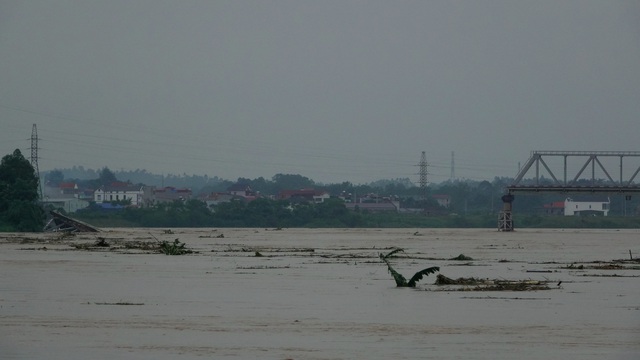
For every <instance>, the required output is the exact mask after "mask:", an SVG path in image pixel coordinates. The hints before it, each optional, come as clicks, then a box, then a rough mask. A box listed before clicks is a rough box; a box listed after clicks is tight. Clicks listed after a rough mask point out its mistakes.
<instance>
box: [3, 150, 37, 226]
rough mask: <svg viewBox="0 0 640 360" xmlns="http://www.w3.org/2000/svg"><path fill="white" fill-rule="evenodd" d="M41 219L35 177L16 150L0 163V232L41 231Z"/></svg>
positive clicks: (26, 162) (30, 167)
mask: <svg viewBox="0 0 640 360" xmlns="http://www.w3.org/2000/svg"><path fill="white" fill-rule="evenodd" d="M44 219H45V218H44V211H43V210H42V208H41V207H40V206H39V204H38V177H37V175H36V173H35V171H34V169H33V167H32V166H31V163H30V162H29V161H28V160H27V159H25V158H24V156H22V153H21V152H20V150H18V149H16V150H15V151H14V152H13V154H9V155H6V156H4V157H3V158H2V161H1V162H0V231H41V230H42V226H43V225H44Z"/></svg>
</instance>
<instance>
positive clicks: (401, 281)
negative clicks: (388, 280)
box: [379, 248, 440, 287]
mask: <svg viewBox="0 0 640 360" xmlns="http://www.w3.org/2000/svg"><path fill="white" fill-rule="evenodd" d="M398 252H404V250H403V249H401V248H396V249H394V250H392V251H390V252H389V253H388V254H386V255H383V254H380V255H379V256H380V259H381V260H382V261H384V262H385V264H387V269H388V270H389V273H391V276H393V279H394V280H395V281H396V286H398V287H416V283H417V282H418V281H420V280H422V278H423V277H424V276H428V275H429V274H433V273H435V272H438V271H440V268H439V267H437V266H432V267H430V268H426V269H422V270H420V271H418V272H417V273H415V274H414V275H413V276H412V277H411V279H409V281H407V279H406V278H405V277H404V276H402V274H400V273H399V272H397V271H396V270H395V269H394V268H393V267H392V266H391V264H390V263H389V258H391V257H392V256H393V255H395V254H396V253H398Z"/></svg>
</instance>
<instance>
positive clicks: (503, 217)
mask: <svg viewBox="0 0 640 360" xmlns="http://www.w3.org/2000/svg"><path fill="white" fill-rule="evenodd" d="M513 198H514V197H513V195H511V194H507V195H504V196H502V204H503V205H502V210H501V211H500V214H499V215H498V231H513V217H512V213H511V203H512V202H513Z"/></svg>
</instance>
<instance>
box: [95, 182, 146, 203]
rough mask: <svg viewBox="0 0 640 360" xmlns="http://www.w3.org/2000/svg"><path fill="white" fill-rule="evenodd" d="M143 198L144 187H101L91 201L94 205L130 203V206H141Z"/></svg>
mask: <svg viewBox="0 0 640 360" xmlns="http://www.w3.org/2000/svg"><path fill="white" fill-rule="evenodd" d="M118 185H120V184H118ZM143 196H144V185H130V184H127V185H120V186H101V187H100V188H98V189H97V190H96V191H95V192H94V193H93V201H94V202H95V203H96V204H103V203H111V202H114V201H130V204H131V206H141V205H142V204H143Z"/></svg>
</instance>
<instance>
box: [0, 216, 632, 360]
mask: <svg viewBox="0 0 640 360" xmlns="http://www.w3.org/2000/svg"><path fill="white" fill-rule="evenodd" d="M98 237H101V238H103V243H104V242H106V244H108V245H109V246H94V245H95V244H96V243H98V242H99V239H98ZM174 239H179V241H180V242H184V243H186V247H187V248H188V249H190V250H192V251H194V253H191V254H186V255H181V256H167V255H164V254H160V253H157V252H154V251H153V246H155V244H156V243H157V240H160V241H163V240H166V241H170V242H173V241H174ZM393 247H401V248H403V249H404V250H405V251H404V252H399V253H397V254H396V255H398V256H397V257H393V258H391V260H390V263H391V264H392V265H393V267H394V268H395V270H397V271H398V272H399V273H402V274H403V275H404V276H405V277H407V278H409V277H410V276H411V275H413V273H415V272H416V271H418V270H421V269H423V268H426V267H431V266H439V267H440V272H439V274H442V275H444V276H446V277H448V278H450V279H458V278H475V279H482V280H483V281H488V282H490V283H495V282H496V281H498V282H501V283H502V282H504V281H507V280H508V281H516V282H523V283H525V284H543V285H544V286H543V287H541V288H538V287H533V288H530V287H527V288H520V289H524V291H516V290H515V289H510V288H506V289H505V290H502V291H496V290H495V288H494V290H491V289H486V288H484V289H482V288H481V287H480V286H477V285H435V280H436V275H437V274H431V275H429V276H427V277H425V278H423V279H422V280H421V281H420V282H418V286H417V287H415V288H397V287H396V285H395V282H394V280H393V278H392V277H391V275H390V274H389V272H388V271H387V267H386V265H385V264H384V263H383V262H382V261H381V260H380V258H379V253H388V252H389V251H390V249H392V248H393ZM630 252H631V255H630ZM461 254H463V255H464V256H465V257H470V258H471V259H472V260H449V259H453V258H455V257H458V256H459V255H461ZM461 258H462V257H461ZM637 258H640V230H619V231H618V230H546V229H543V230H530V229H520V230H518V231H515V232H511V233H501V232H497V231H494V230H492V229H464V230H461V229H281V230H280V229H171V231H163V230H162V229H106V230H104V231H103V232H101V233H99V234H78V235H76V236H68V237H64V236H61V235H60V234H56V233H46V234H14V233H10V234H0V277H1V280H0V358H2V359H65V360H68V359H109V360H111V359H427V358H430V359H515V358H517V359H564V360H567V359H581V360H585V359H598V360H602V359H640V355H638V354H640V279H639V278H638V276H640V263H639V262H637V261H636V260H633V261H632V259H637ZM478 290H483V291H478Z"/></svg>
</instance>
